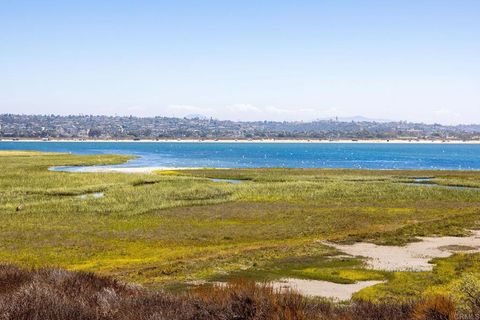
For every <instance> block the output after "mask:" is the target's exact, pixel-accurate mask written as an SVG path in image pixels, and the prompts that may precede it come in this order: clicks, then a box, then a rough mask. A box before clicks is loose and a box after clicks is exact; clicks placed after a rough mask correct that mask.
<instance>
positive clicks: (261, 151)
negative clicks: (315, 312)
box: [0, 141, 480, 170]
mask: <svg viewBox="0 0 480 320" xmlns="http://www.w3.org/2000/svg"><path fill="white" fill-rule="evenodd" d="M0 150H38V151H51V152H71V153H74V154H112V153H115V154H128V155H136V156H139V158H137V159H134V160H131V161H129V162H128V163H126V164H122V165H120V167H216V168H271V167H284V168H362V169H455V170H467V169H474V170H480V145H478V144H394V143H371V144H370V143H220V142H218V143H195V142H194V143H186V142H177V143H175V142H43V141H41V142H23V141H13V142H10V141H0Z"/></svg>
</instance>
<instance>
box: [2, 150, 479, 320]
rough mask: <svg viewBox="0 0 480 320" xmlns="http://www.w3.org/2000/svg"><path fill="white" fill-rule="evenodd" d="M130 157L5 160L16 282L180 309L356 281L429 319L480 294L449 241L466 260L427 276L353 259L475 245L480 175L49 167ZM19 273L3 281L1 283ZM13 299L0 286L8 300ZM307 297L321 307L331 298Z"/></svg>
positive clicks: (8, 245) (364, 295)
mask: <svg viewBox="0 0 480 320" xmlns="http://www.w3.org/2000/svg"><path fill="white" fill-rule="evenodd" d="M128 159H129V157H126V156H119V155H94V156H92V155H89V156H81V155H72V154H60V153H40V152H28V151H25V152H21V151H0V168H1V170H0V214H1V224H0V262H1V263H2V264H4V266H3V267H2V268H3V269H2V270H3V272H6V274H13V273H15V272H16V273H15V274H17V273H18V274H22V272H23V273H25V274H26V273H28V272H27V271H25V270H29V269H32V270H37V269H39V268H40V269H41V268H61V269H67V270H69V271H81V272H93V273H95V274H96V275H98V276H99V277H107V278H108V279H111V278H114V279H118V280H120V281H121V282H122V283H136V284H140V285H141V286H142V289H141V290H149V291H155V292H157V291H160V290H161V291H162V292H165V294H167V295H169V297H172V298H171V299H174V298H173V297H178V296H181V295H184V294H185V292H189V293H188V295H191V294H192V293H191V291H192V290H193V291H195V290H197V291H198V290H207V289H206V288H205V287H208V286H211V284H216V285H213V288H211V292H212V293H211V294H212V295H214V294H217V295H220V293H219V292H218V291H219V290H233V289H232V288H231V286H232V285H230V286H229V287H228V288H227V287H224V286H223V285H221V284H218V283H222V282H229V281H230V282H231V283H232V281H233V283H235V281H238V279H244V280H242V281H247V283H254V282H257V283H263V282H269V283H276V282H278V281H281V280H282V279H299V280H313V281H328V282H330V283H334V284H345V285H348V284H355V283H361V282H363V281H376V283H375V285H371V286H368V287H365V288H363V289H361V290H359V291H356V292H354V293H353V297H352V301H354V302H356V303H359V304H362V303H371V304H372V305H369V306H370V308H374V307H372V306H375V305H376V306H378V305H385V304H388V303H395V304H409V303H417V301H423V302H421V303H423V305H421V306H420V307H418V308H420V309H421V308H426V307H425V304H428V299H429V297H436V298H435V299H437V300H438V299H447V298H439V297H448V299H450V300H448V301H447V302H444V304H446V305H448V303H450V302H451V301H452V302H451V303H454V304H455V308H457V310H463V309H468V308H470V309H471V306H469V305H468V299H466V297H465V292H464V291H465V287H466V284H469V285H471V286H472V287H475V285H477V286H479V287H480V285H479V284H478V283H476V281H477V282H478V281H479V280H478V279H479V277H480V254H479V253H477V251H478V248H476V247H474V246H470V245H467V244H460V243H452V244H450V242H448V245H445V246H444V247H442V248H438V249H439V250H438V251H439V252H446V251H448V250H450V252H453V253H452V254H445V255H443V254H439V255H438V256H436V257H434V258H432V259H429V264H428V265H427V266H426V268H424V269H421V270H407V269H401V268H400V269H398V270H396V269H395V268H394V267H392V268H390V269H389V268H385V269H381V268H375V267H372V266H371V265H369V262H368V261H369V260H368V252H366V253H365V255H351V254H350V255H349V254H347V253H345V252H344V251H342V250H341V249H340V247H342V246H350V245H354V244H355V243H357V244H358V243H362V244H365V245H366V244H370V245H371V244H374V245H376V246H375V248H384V247H385V246H392V248H393V247H395V248H398V246H403V247H405V248H406V247H408V245H412V244H415V243H417V244H419V243H421V242H422V241H427V240H428V239H430V237H460V236H462V237H468V236H470V237H474V235H475V234H476V232H477V231H475V230H478V229H479V228H480V218H479V216H480V172H476V171H394V170H384V171H376V170H346V169H345V170H343V169H222V170H220V169H218V170H217V169H202V170H168V171H167V170H163V171H156V172H154V173H151V174H125V173H111V172H103V173H71V172H55V171H50V170H49V168H50V167H52V166H85V165H99V164H118V163H123V162H125V161H127V160H128ZM212 179H215V180H212ZM222 179H225V181H223V180H222ZM231 180H240V183H231V182H232V181H231ZM235 182H238V181H235ZM459 187H462V188H459ZM477 188H478V189H477ZM424 237H427V238H424ZM422 239H423V240H422ZM425 239H427V240H425ZM442 239H443V238H442ZM445 239H447V240H448V239H450V238H445ZM472 239H473V238H472ZM476 239H478V238H476ZM435 249H437V248H435ZM12 268H14V269H15V268H22V269H15V270H17V271H15V272H13V271H11V270H13V269H12ZM7 269H8V270H10V271H8V272H7V271H5V270H7ZM18 270H24V271H18ZM12 272H13V273H12ZM31 272H40V271H31ZM65 272H67V271H65ZM0 273H1V272H0ZM81 274H83V273H81ZM5 277H6V276H4V275H1V276H0V284H1V283H2V282H1V280H2V279H4V278H5ZM32 277H33V276H32ZM42 277H45V274H44V275H43V276H42ZM92 277H93V275H92ZM5 279H6V278H5ZM42 279H43V278H42ZM245 279H247V280H245ZM4 281H6V280H4ZM105 281H106V280H105ZM108 281H114V280H108ZM249 281H250V282H249ZM115 283H116V282H115ZM199 284H203V285H200V286H199ZM115 285H117V284H115ZM0 287H1V286H0ZM200 288H202V289H200ZM222 288H224V289H222ZM122 290H123V289H122ZM125 290H126V289H125ZM132 290H133V289H132ZM138 290H140V289H138ZM252 290H253V289H252ZM258 290H260V289H258ZM262 290H265V288H264V289H262ZM472 290H473V289H472ZM479 290H480V289H479ZM127 291H128V290H127ZM5 292H6V291H5V290H4V291H2V290H0V297H1V296H2V294H5ZM479 293H480V291H479ZM150 294H152V293H150ZM202 294H203V295H205V292H203V293H202ZM1 299H2V298H0V300H1ZM302 299H306V300H307V301H310V303H312V304H318V303H320V302H319V299H321V298H318V297H311V296H310V297H308V296H307V297H305V298H303V297H302ZM425 299H427V300H425ZM175 301H177V300H175ZM202 301H205V300H202ZM425 301H427V302H425ZM176 303H178V304H179V303H180V302H178V301H177V302H176ZM308 303H309V302H307V304H308ZM324 303H326V302H324ZM346 303H347V302H343V303H341V304H342V305H345V304H346ZM352 303H353V302H352ZM1 305H2V304H1V303H0V307H1ZM335 305H337V303H336V304H335ZM332 308H334V307H332ZM345 308H346V307H345ZM418 308H417V309H418ZM452 308H453V307H452ZM462 308H463V309H462ZM470 309H468V310H470ZM318 312H320V311H318ZM342 312H343V311H342ZM345 312H346V311H345ZM468 312H470V311H468ZM468 312H467V313H468ZM468 314H469V313H468ZM398 317H399V318H398V319H407V318H400V315H398ZM0 318H1V317H0ZM199 318H200V317H199ZM212 318H213V317H212ZM307 318H310V319H311V318H312V317H311V316H309V317H307ZM307 318H302V317H296V318H295V317H293V318H291V319H307ZM108 319H109V318H108ZM172 319H183V318H175V317H173V316H172ZM202 319H203V318H202ZM205 319H208V317H207V318H205ZM242 319H243V318H242ZM245 319H247V318H245ZM248 319H250V318H248ZM255 319H256V318H255ZM258 319H263V318H258ZM265 319H270V318H265ZM272 319H274V318H272ZM275 319H284V318H275ZM285 319H289V318H288V317H285ZM319 319H323V318H319ZM325 319H326V318H325ZM331 319H336V318H335V317H334V316H333V315H332V316H331ZM338 319H340V318H338ZM341 319H357V318H341ZM375 319H383V318H375ZM385 319H387V318H385ZM419 319H420V318H419ZM422 319H423V318H422ZM425 319H427V318H425ZM432 319H433V318H432ZM442 319H443V318H442ZM445 319H449V318H445ZM452 319H453V318H452ZM469 319H470V318H469ZM472 319H473V318H472Z"/></svg>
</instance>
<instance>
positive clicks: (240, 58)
mask: <svg viewBox="0 0 480 320" xmlns="http://www.w3.org/2000/svg"><path fill="white" fill-rule="evenodd" d="M0 113H23V114H52V113H53V114H106V115H115V114H117V115H136V116H180V117H182V116H186V115H192V114H200V115H204V116H207V117H214V118H218V119H231V120H279V121H290V120H303V121H309V120H315V119H328V118H333V117H335V116H338V117H352V116H364V117H368V118H373V119H390V120H407V121H415V122H427V123H434V122H436V123H443V124H458V123H480V1H478V0H448V1H446V0H389V1H387V0H312V1H310V0H298V1H292V0H289V1H284V0H242V1H228V0H223V1H212V0H202V1H198V0H192V1H183V0H176V1H162V0H130V1H124V0H115V1H114V0H102V1H98V0H76V1H74V0H72V1H64V0H57V1H52V0H42V1H38V0H31V1H27V0H0Z"/></svg>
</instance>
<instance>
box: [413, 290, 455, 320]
mask: <svg viewBox="0 0 480 320" xmlns="http://www.w3.org/2000/svg"><path fill="white" fill-rule="evenodd" d="M413 319H414V320H455V319H456V313H455V304H454V302H453V300H452V299H450V298H449V297H446V296H442V295H435V296H432V297H428V298H427V299H425V300H424V301H422V302H420V303H418V304H417V306H416V307H415V311H414V313H413Z"/></svg>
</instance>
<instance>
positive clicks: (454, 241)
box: [325, 230, 480, 271]
mask: <svg viewBox="0 0 480 320" xmlns="http://www.w3.org/2000/svg"><path fill="white" fill-rule="evenodd" d="M419 239H420V241H419V242H413V243H409V244H407V245H405V246H402V247H399V246H381V245H376V244H373V243H365V242H359V243H355V244H353V245H339V244H334V243H329V242H328V243H325V244H327V245H329V246H332V247H334V248H336V249H338V250H340V251H342V252H344V253H346V254H349V255H352V256H361V257H365V258H367V260H366V266H367V268H369V269H375V270H386V271H430V270H432V269H433V265H432V264H430V263H429V261H430V260H431V259H433V258H447V257H449V256H451V255H452V254H454V253H456V252H469V253H473V252H480V230H474V231H472V235H471V236H469V237H421V238H419Z"/></svg>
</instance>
